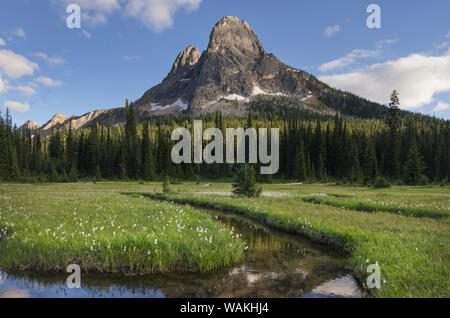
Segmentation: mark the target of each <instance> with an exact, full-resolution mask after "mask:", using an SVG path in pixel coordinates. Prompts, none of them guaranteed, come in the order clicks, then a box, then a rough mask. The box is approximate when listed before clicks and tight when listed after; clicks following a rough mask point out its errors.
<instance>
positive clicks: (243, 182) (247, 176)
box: [233, 164, 262, 198]
mask: <svg viewBox="0 0 450 318" xmlns="http://www.w3.org/2000/svg"><path fill="white" fill-rule="evenodd" d="M261 191H262V188H261V187H260V186H258V185H257V184H256V176H255V169H254V168H253V166H251V165H249V164H245V165H243V166H241V168H240V169H239V171H238V174H237V178H236V183H234V184H233V193H234V194H236V195H238V196H241V197H250V198H254V197H259V196H260V195H261Z"/></svg>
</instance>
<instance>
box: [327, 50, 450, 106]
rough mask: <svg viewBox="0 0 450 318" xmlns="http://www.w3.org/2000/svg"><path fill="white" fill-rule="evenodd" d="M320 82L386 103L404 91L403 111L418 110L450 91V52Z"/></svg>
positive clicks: (413, 56)
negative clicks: (438, 95)
mask: <svg viewBox="0 0 450 318" xmlns="http://www.w3.org/2000/svg"><path fill="white" fill-rule="evenodd" d="M319 79H320V80H322V81H324V82H326V83H328V84H329V85H331V86H333V87H336V88H339V89H343V90H347V91H350V92H353V93H355V94H358V95H360V96H363V97H365V98H367V99H369V100H372V101H375V102H378V103H383V104H385V103H387V102H388V101H389V96H390V93H391V91H392V90H394V89H396V90H397V91H399V92H400V101H401V104H402V108H404V109H417V108H420V107H421V106H423V105H426V104H429V103H432V102H433V100H434V95H435V94H438V93H444V92H448V91H450V50H449V51H448V52H447V53H446V54H444V55H441V56H427V55H423V54H411V55H409V56H406V57H402V58H399V59H397V60H392V61H387V62H385V63H379V64H373V65H371V66H369V67H367V68H365V69H363V70H360V71H355V72H350V73H345V74H339V75H328V76H321V77H319Z"/></svg>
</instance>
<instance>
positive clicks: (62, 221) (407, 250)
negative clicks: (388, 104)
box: [0, 182, 450, 297]
mask: <svg viewBox="0 0 450 318" xmlns="http://www.w3.org/2000/svg"><path fill="white" fill-rule="evenodd" d="M160 188H161V186H160V184H159V183H144V184H139V183H138V182H104V183H103V182H100V183H97V184H92V183H77V184H48V185H42V184H41V185H25V184H23V185H21V184H4V185H2V186H0V233H1V235H2V236H1V240H0V259H1V267H2V269H4V270H5V269H10V270H19V271H26V272H35V271H44V272H46V271H57V270H59V271H64V270H65V267H66V265H67V264H71V263H77V264H80V265H81V267H82V268H83V269H84V270H85V271H89V272H112V273H128V274H130V273H137V274H149V273H158V272H186V271H188V272H204V273H206V272H210V271H211V270H215V269H218V268H222V267H227V266H229V265H231V264H234V263H237V262H239V260H240V259H241V257H242V255H243V252H244V251H245V247H246V246H247V242H246V241H245V240H244V239H243V238H242V237H240V236H239V235H237V234H238V233H233V232H232V231H229V229H228V228H227V227H226V226H224V224H222V223H220V222H218V221H217V220H216V219H215V218H214V217H212V216H211V215H208V214H205V213H202V212H201V211H198V210H197V209H196V208H195V207H194V206H201V207H206V208H210V209H220V210H225V211H234V212H238V213H240V214H243V215H245V216H247V217H249V218H252V219H254V220H257V221H258V222H260V223H266V224H269V225H270V226H272V227H276V228H278V229H279V230H282V231H285V232H291V233H296V234H299V235H302V236H305V237H307V238H309V239H310V240H313V241H317V242H319V243H322V244H325V245H328V246H330V247H332V248H333V250H336V251H340V252H342V253H343V255H346V257H347V258H348V263H349V265H350V267H351V271H352V274H353V275H354V276H355V277H356V278H357V279H358V280H359V281H360V282H361V284H362V286H363V287H367V286H364V284H365V279H366V277H367V276H368V275H369V274H368V273H367V272H366V269H367V266H368V265H369V264H378V265H379V266H380V269H381V280H382V288H381V289H378V290H374V289H370V290H369V289H367V288H366V293H367V295H373V296H378V297H431V296H435V297H449V296H450V286H449V284H450V283H449V277H450V266H449V259H450V248H449V246H450V244H449V243H450V231H449V230H450V226H449V215H450V192H449V189H448V187H447V188H441V187H393V188H391V189H379V190H375V189H371V188H364V187H353V186H335V185H315V184H313V185H303V184H292V185H288V186H287V185H280V184H277V185H264V186H263V192H266V193H268V194H269V195H266V196H262V197H260V198H257V199H255V198H252V199H245V198H236V197H231V196H228V195H224V193H225V194H226V193H228V192H229V191H231V184H229V183H213V184H210V185H209V186H205V185H204V184H200V185H197V184H195V183H191V182H185V183H183V184H181V185H171V188H172V190H173V191H174V193H173V194H170V195H164V196H162V195H157V197H156V198H154V199H158V200H152V199H148V198H147V199H145V198H144V196H143V195H142V194H148V193H151V194H155V192H159V191H160ZM219 193H220V195H218V194H219ZM125 194H129V195H125ZM187 203H188V204H189V205H186V204H187Z"/></svg>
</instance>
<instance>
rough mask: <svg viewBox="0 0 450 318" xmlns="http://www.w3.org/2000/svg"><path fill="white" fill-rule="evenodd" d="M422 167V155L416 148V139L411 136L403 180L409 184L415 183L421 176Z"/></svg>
mask: <svg viewBox="0 0 450 318" xmlns="http://www.w3.org/2000/svg"><path fill="white" fill-rule="evenodd" d="M423 169H424V165H423V162H422V156H421V154H420V152H419V149H418V148H417V143H416V140H415V138H413V140H412V142H411V145H410V148H409V152H408V160H407V161H406V164H405V171H404V178H405V182H406V183H407V184H410V185H417V184H418V183H419V180H420V178H421V177H422V172H423Z"/></svg>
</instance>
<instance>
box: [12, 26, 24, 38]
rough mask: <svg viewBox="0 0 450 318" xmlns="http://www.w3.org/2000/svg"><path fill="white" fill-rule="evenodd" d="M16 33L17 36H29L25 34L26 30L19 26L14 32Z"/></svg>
mask: <svg viewBox="0 0 450 318" xmlns="http://www.w3.org/2000/svg"><path fill="white" fill-rule="evenodd" d="M14 34H15V35H17V36H19V37H21V38H26V37H27V35H26V34H25V31H24V29H23V28H18V29H17V30H16V31H15V32H14Z"/></svg>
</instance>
